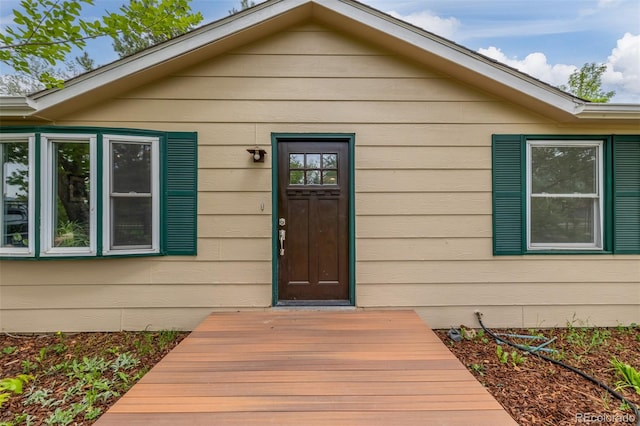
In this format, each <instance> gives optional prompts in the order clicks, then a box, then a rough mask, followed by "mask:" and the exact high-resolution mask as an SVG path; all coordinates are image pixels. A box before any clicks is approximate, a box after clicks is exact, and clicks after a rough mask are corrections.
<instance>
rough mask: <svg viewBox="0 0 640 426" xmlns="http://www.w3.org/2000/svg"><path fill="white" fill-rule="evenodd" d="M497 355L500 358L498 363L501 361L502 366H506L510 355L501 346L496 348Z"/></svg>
mask: <svg viewBox="0 0 640 426" xmlns="http://www.w3.org/2000/svg"><path fill="white" fill-rule="evenodd" d="M496 355H497V356H498V361H500V364H506V363H507V361H508V360H509V353H508V352H506V351H505V350H504V349H502V346H500V345H498V346H497V347H496Z"/></svg>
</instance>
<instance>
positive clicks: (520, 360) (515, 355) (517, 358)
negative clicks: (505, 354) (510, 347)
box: [511, 351, 527, 367]
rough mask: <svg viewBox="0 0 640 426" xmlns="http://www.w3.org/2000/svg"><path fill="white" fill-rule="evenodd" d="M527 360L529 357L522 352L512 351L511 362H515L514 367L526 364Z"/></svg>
mask: <svg viewBox="0 0 640 426" xmlns="http://www.w3.org/2000/svg"><path fill="white" fill-rule="evenodd" d="M526 360H527V357H526V356H524V355H522V354H521V353H520V352H518V351H512V352H511V364H513V366H514V367H515V366H517V365H520V364H524V363H525V361H526Z"/></svg>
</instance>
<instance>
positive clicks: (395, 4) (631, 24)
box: [0, 0, 640, 103]
mask: <svg viewBox="0 0 640 426" xmlns="http://www.w3.org/2000/svg"><path fill="white" fill-rule="evenodd" d="M361 1H362V2H363V3H365V4H367V5H369V6H372V7H374V8H376V9H379V10H381V11H383V12H387V13H390V14H392V15H393V16H396V17H398V18H400V19H403V20H406V21H408V22H411V23H412V24H414V25H418V26H420V27H423V28H425V29H427V30H429V31H431V32H434V33H436V34H438V35H441V36H443V37H446V38H448V39H450V40H453V41H455V42H456V43H459V44H461V45H463V46H465V47H467V48H469V49H472V50H475V51H478V52H480V53H483V54H485V55H488V56H491V57H493V58H494V59H497V60H500V61H502V62H505V63H507V64H508V65H511V66H513V67H516V68H518V69H520V70H522V71H524V72H526V73H528V74H531V75H533V76H534V77H537V78H540V79H541V80H543V81H546V82H548V83H550V84H553V85H559V84H562V83H565V82H566V80H567V78H568V76H569V74H570V73H571V72H572V71H573V70H575V69H576V67H580V66H582V65H583V64H584V63H585V62H597V63H606V64H607V65H608V71H607V73H606V74H605V75H604V78H603V82H604V86H605V88H606V89H607V90H616V97H615V98H614V99H613V100H612V101H613V102H634V103H640V0H361ZM18 3H19V2H18V1H17V0H1V2H0V24H1V25H2V26H4V25H7V24H9V23H10V16H11V9H12V8H13V7H15V6H16V5H17V4H18ZM95 3H96V5H95V6H94V7H93V8H88V9H86V12H85V13H86V15H87V16H91V15H96V16H97V15H99V14H100V13H101V11H103V10H104V9H108V10H116V9H117V8H118V7H119V6H120V5H121V4H122V3H123V0H96V1H95ZM239 3H240V1H239V0H192V3H191V4H192V9H194V10H197V11H200V12H202V14H203V16H204V21H203V24H204V23H207V22H211V21H214V20H217V19H219V18H222V17H224V16H226V15H227V14H228V11H229V10H230V9H232V8H233V7H238V5H239ZM88 50H89V53H90V54H91V55H92V56H93V57H95V58H96V60H97V62H98V63H100V64H104V63H107V62H110V61H112V60H115V59H117V56H116V55H115V54H114V53H112V52H110V43H108V42H107V41H106V40H105V41H102V42H96V43H92V44H91V45H90V46H89V47H88Z"/></svg>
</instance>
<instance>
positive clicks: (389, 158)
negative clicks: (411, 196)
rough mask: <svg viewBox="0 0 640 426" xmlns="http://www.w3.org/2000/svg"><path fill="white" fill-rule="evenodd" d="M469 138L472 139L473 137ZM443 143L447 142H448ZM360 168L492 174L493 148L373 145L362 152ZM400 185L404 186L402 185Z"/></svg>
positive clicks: (357, 160)
mask: <svg viewBox="0 0 640 426" xmlns="http://www.w3.org/2000/svg"><path fill="white" fill-rule="evenodd" d="M407 130H408V129H407ZM419 136H420V135H419ZM469 137H470V138H471V137H472V136H469ZM423 138H426V136H423ZM474 139H475V136H474ZM395 140H396V139H389V140H387V143H392V142H393V141H395ZM402 141H404V140H402ZM440 142H441V143H444V142H446V140H445V141H440ZM426 144H427V143H425V145H426ZM356 167H357V168H358V169H359V170H362V169H389V170H393V171H405V170H407V169H455V170H457V171H460V172H468V171H470V170H471V171H473V170H489V171H490V170H491V148H490V147H489V146H487V147H469V146H461V147H445V146H437V147H433V146H420V147H416V146H384V147H382V146H372V147H367V148H366V149H360V150H359V151H358V158H357V159H356ZM398 186H399V187H401V185H398Z"/></svg>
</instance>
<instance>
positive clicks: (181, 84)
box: [121, 76, 486, 102]
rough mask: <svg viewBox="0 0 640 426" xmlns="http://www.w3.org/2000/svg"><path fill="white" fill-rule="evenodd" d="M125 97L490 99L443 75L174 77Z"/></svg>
mask: <svg viewBox="0 0 640 426" xmlns="http://www.w3.org/2000/svg"><path fill="white" fill-rule="evenodd" d="M121 99H156V100H168V99H175V100H184V99H201V100H203V99H219V100H222V99H226V100H242V99H256V100H264V99H268V100H282V101H286V100H293V101H307V100H318V101H340V100H349V101H354V100H360V101H393V100H395V101H434V102H437V101H441V102H442V101H485V100H486V96H483V95H481V94H480V93H474V92H471V91H468V90H465V89H464V88H463V87H461V86H458V85H455V84H453V83H452V82H451V81H449V80H446V79H444V78H415V77H414V78H406V77H405V78H398V77H392V78H342V77H333V78H327V77H317V78H301V77H288V78H284V77H281V76H279V77H247V76H242V77H209V76H206V77H193V76H189V77H187V76H175V77H172V78H168V79H165V80H163V81H162V82H161V83H160V84H158V85H154V86H153V87H149V88H144V89H138V90H136V91H134V92H129V93H127V94H126V96H124V97H122V98H121Z"/></svg>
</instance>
